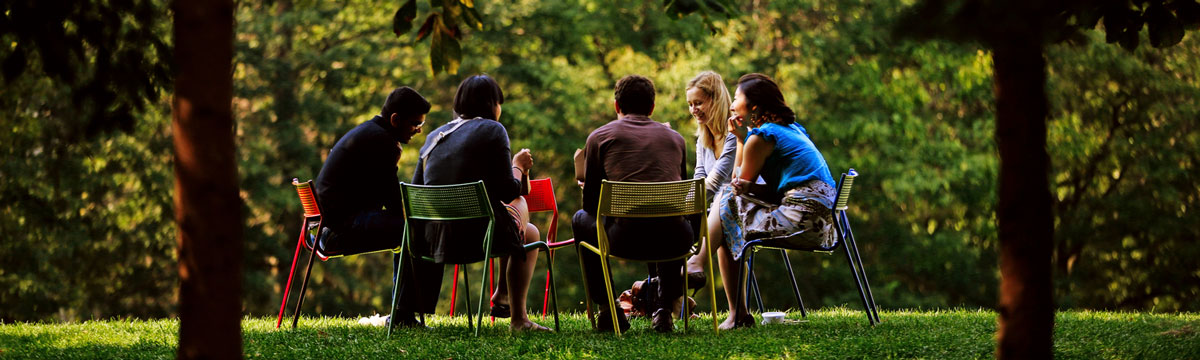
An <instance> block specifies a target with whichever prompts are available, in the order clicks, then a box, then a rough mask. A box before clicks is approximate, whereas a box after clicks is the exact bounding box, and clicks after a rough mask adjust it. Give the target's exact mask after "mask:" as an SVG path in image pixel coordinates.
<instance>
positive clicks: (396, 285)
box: [387, 250, 404, 339]
mask: <svg viewBox="0 0 1200 360" xmlns="http://www.w3.org/2000/svg"><path fill="white" fill-rule="evenodd" d="M401 265H404V250H401V251H400V252H399V253H396V254H395V255H392V313H391V315H389V316H388V331H387V337H388V338H389V339H391V338H392V330H393V329H395V328H396V325H395V324H396V304H398V303H399V302H400V294H399V293H400V276H401V275H402V274H403V273H402V271H403V270H402V269H403V268H402V267H401Z"/></svg>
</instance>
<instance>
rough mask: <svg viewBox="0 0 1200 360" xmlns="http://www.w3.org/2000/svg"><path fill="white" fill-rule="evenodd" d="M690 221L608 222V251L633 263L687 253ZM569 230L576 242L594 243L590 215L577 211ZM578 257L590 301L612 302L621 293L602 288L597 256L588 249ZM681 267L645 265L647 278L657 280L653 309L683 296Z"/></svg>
mask: <svg viewBox="0 0 1200 360" xmlns="http://www.w3.org/2000/svg"><path fill="white" fill-rule="evenodd" d="M693 222H695V219H684V218H683V217H671V218H646V219H620V221H615V220H611V221H608V222H606V224H605V232H606V233H607V234H608V241H609V250H610V251H609V252H610V253H611V254H612V255H616V256H619V257H622V258H626V259H632V260H639V259H653V258H664V257H674V256H679V255H681V254H684V253H685V252H687V250H688V248H690V247H691V246H692V242H693V241H694V240H695V237H694V236H695V235H694V234H695V232H694V231H695V230H694V227H693V225H692V223H693ZM571 228H572V230H574V234H575V240H576V241H582V242H586V243H589V244H592V245H596V244H597V240H596V218H595V217H593V216H592V214H589V213H587V212H586V211H583V210H579V211H578V212H576V213H575V216H574V217H573V218H572V219H571ZM580 256H581V258H582V261H583V267H584V272H583V276H584V279H585V282H584V286H587V289H588V293H589V294H591V300H592V302H595V303H597V304H607V303H608V299H610V297H611V298H613V299H615V298H616V297H617V296H618V295H619V294H620V293H621V291H622V290H620V289H621V288H620V287H618V286H616V285H615V284H614V287H613V293H611V294H610V293H608V291H607V290H606V289H605V288H604V273H603V271H602V270H601V267H600V261H601V259H600V256H599V255H596V254H595V253H593V252H591V251H587V250H583V251H580ZM683 264H684V260H683V259H679V260H672V261H666V262H650V263H647V270H648V272H649V275H650V277H655V276H657V277H658V279H659V286H658V304H656V305H655V307H656V308H670V307H671V305H672V302H673V301H674V300H675V299H676V298H678V297H680V296H683V276H682V275H681V272H682V271H683ZM611 280H612V279H611V278H610V279H609V281H611Z"/></svg>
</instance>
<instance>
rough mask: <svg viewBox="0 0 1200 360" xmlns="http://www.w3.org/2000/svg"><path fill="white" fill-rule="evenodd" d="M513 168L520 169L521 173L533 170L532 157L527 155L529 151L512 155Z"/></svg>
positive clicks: (523, 150)
mask: <svg viewBox="0 0 1200 360" xmlns="http://www.w3.org/2000/svg"><path fill="white" fill-rule="evenodd" d="M512 162H513V166H516V167H519V168H521V171H529V169H532V168H533V156H532V155H529V149H521V151H518V152H517V154H516V155H513V159H512Z"/></svg>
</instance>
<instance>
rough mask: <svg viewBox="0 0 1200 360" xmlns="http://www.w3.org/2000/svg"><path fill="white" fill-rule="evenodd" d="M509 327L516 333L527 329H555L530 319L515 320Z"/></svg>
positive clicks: (545, 330) (547, 330)
mask: <svg viewBox="0 0 1200 360" xmlns="http://www.w3.org/2000/svg"><path fill="white" fill-rule="evenodd" d="M508 329H509V330H511V331H512V332H514V333H519V332H526V331H544V332H554V330H550V328H548V327H545V326H541V325H538V324H537V323H535V322H533V321H529V320H525V321H514V322H513V323H512V324H510V325H509V326H508Z"/></svg>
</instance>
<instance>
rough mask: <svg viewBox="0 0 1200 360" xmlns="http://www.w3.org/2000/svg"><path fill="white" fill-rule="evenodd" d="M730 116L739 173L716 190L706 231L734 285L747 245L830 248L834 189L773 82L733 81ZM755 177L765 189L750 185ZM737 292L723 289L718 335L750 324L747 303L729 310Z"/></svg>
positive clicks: (752, 77) (756, 78) (760, 78)
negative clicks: (725, 310) (725, 311)
mask: <svg viewBox="0 0 1200 360" xmlns="http://www.w3.org/2000/svg"><path fill="white" fill-rule="evenodd" d="M730 110H731V111H733V115H732V116H730V118H729V128H730V131H731V132H732V133H733V134H734V136H736V137H737V141H738V142H739V144H741V145H742V149H741V151H742V154H740V155H739V157H740V158H741V162H740V168H741V173H740V174H738V175H736V176H735V177H734V179H733V180H732V181H731V182H730V184H729V185H727V186H725V187H723V188H722V189H721V194H720V195H718V196H717V202H716V203H714V204H713V207H714V208H717V209H716V211H711V212H710V214H709V219H708V227H709V237H710V239H712V241H713V244H714V245H718V244H719V248H718V249H717V259H718V261H719V263H720V267H721V277H722V279H723V280H724V283H725V284H736V283H737V281H738V279H737V276H738V269H737V266H738V264H737V262H736V260H738V259H740V258H741V257H742V256H743V252H742V251H743V250H744V247H745V244H746V242H747V241H750V240H760V239H761V240H768V241H770V242H772V243H774V244H787V245H790V246H794V247H819V246H829V245H833V243H834V235H835V233H834V231H835V230H834V228H833V211H832V208H833V202H834V196H835V190H834V186H835V183H834V181H833V176H832V175H830V173H829V166H828V165H826V164H825V158H824V157H822V156H821V152H820V151H818V150H817V147H816V146H815V145H813V142H812V139H810V138H809V137H808V132H807V131H806V130H805V129H804V128H803V127H801V126H800V125H799V124H796V122H795V121H796V115H795V113H793V112H792V109H791V108H789V107H788V106H787V104H786V103H785V102H784V100H783V93H782V92H780V91H779V86H778V85H776V84H775V81H773V80H771V78H769V77H767V76H766V75H763V74H747V75H744V76H742V77H741V78H740V79H738V85H737V91H736V92H735V93H734V99H733V105H732V106H731V108H730ZM760 176H761V177H762V179H763V180H764V181H765V182H766V184H756V183H755V179H757V178H759V177H760ZM735 291H736V289H732V288H731V287H726V288H725V297H726V298H727V299H728V300H729V309H730V311H729V318H728V319H726V320H725V322H724V323H722V324H721V328H723V329H732V328H737V327H746V326H753V325H754V317H753V316H751V315H750V314H749V313H748V312H747V311H746V308H745V304H744V303H741V304H734V296H735V295H736V293H735Z"/></svg>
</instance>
